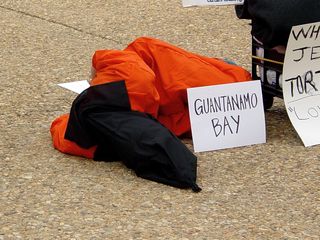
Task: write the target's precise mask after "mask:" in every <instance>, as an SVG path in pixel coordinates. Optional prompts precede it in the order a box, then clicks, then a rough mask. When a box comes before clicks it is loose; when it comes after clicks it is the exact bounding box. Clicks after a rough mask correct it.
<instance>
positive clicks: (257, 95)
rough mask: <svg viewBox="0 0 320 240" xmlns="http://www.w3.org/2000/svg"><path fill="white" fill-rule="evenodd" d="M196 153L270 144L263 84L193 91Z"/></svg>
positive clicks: (191, 108) (191, 110)
mask: <svg viewBox="0 0 320 240" xmlns="http://www.w3.org/2000/svg"><path fill="white" fill-rule="evenodd" d="M187 92H188V106H189V114H190V121H191V131H192V140H193V146H194V151H195V152H203V151H211V150H217V149H224V148H232V147H239V146H245V145H252V144H260V143H265V142H266V127H265V116H264V108H263V100H262V92H261V82H260V81H248V82H239V83H230V84H222V85H214V86H207V87H197V88H189V89H188V90H187Z"/></svg>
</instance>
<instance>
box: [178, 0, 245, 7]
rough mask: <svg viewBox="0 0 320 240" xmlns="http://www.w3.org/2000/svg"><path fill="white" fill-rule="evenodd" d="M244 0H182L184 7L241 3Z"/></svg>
mask: <svg viewBox="0 0 320 240" xmlns="http://www.w3.org/2000/svg"><path fill="white" fill-rule="evenodd" d="M243 3H244V0H182V6H183V7H191V6H206V5H232V4H233V5H240V4H243Z"/></svg>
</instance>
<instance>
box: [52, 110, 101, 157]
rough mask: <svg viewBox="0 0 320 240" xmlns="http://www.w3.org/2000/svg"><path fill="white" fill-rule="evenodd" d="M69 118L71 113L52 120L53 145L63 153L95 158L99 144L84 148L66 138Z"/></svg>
mask: <svg viewBox="0 0 320 240" xmlns="http://www.w3.org/2000/svg"><path fill="white" fill-rule="evenodd" d="M68 119H69V114H64V115H62V116H60V117H58V118H56V119H55V120H54V121H53V122H52V124H51V128H50V132H51V136H52V140H53V146H54V147H55V148H56V149H58V150H59V151H60V152H63V153H67V154H71V155H76V156H81V157H85V158H91V159H93V157H94V152H95V150H96V148H97V146H93V147H91V148H88V149H84V148H81V147H79V146H78V145H77V144H76V143H75V142H72V141H69V140H67V139H65V138H64V134H65V132H66V129H67V124H68Z"/></svg>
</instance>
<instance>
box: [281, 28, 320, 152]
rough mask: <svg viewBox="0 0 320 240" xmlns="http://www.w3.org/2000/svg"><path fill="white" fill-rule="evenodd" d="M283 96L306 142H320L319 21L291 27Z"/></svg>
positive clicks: (293, 123)
mask: <svg viewBox="0 0 320 240" xmlns="http://www.w3.org/2000/svg"><path fill="white" fill-rule="evenodd" d="M283 98H284V102H285V105H286V109H287V113H288V115H289V118H290V120H291V123H292V125H293V126H294V128H295V129H296V131H297V133H298V134H299V136H300V138H301V139H302V141H303V144H304V145H305V146H306V147H307V146H312V145H316V144H319V143H320V22H318V23H311V24H304V25H300V26H294V27H293V28H292V29H291V34H290V37H289V41H288V45H287V50H286V54H285V60H284V67H283Z"/></svg>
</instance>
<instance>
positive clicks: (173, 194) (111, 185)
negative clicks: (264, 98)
mask: <svg viewBox="0 0 320 240" xmlns="http://www.w3.org/2000/svg"><path fill="white" fill-rule="evenodd" d="M0 29H1V34H0V49H1V58H0V63H1V64H0V73H1V75H0V107H1V108H0V109H1V111H0V127H1V138H0V160H1V161H0V174H1V178H0V240H3V239H5V240H6V239H179V240H180V239H208V240H209V239H210V240H211V239H268V240H269V239H283V240H284V239H288V240H289V239H290V240H291V239H312V240H315V239H320V237H319V236H320V227H319V226H320V214H319V213H320V190H319V186H320V157H319V153H320V147H319V146H315V147H312V148H305V147H304V146H303V145H302V142H301V140H300V139H299V137H298V136H297V134H296V132H295V131H294V129H293V127H292V126H291V124H290V122H289V120H288V117H287V114H286V111H285V108H284V105H283V101H282V100H281V99H277V100H276V102H275V104H274V106H273V107H272V109H271V110H270V111H268V112H267V113H266V121H267V143H266V144H263V145H255V146H248V147H242V148H235V149H227V150H220V151H214V152H207V153H200V154H197V156H198V183H199V185H200V186H201V187H202V188H203V191H202V192H201V193H198V194H194V193H192V192H191V191H185V190H179V189H176V188H172V187H169V186H165V185H162V184H157V183H154V182H151V181H147V180H144V179H141V178H138V177H136V176H135V174H134V173H133V172H131V171H130V170H128V169H127V168H125V167H124V166H123V165H122V164H121V163H103V162H94V161H91V160H87V159H83V158H78V157H74V156H68V155H64V154H61V153H60V152H58V151H56V150H55V149H53V147H52V143H51V138H50V134H49V128H50V124H51V122H52V120H53V119H54V118H55V117H57V116H59V115H61V114H64V113H67V112H68V111H69V109H70V105H71V103H72V101H73V99H74V97H75V94H73V93H71V92H69V91H67V90H64V89H61V88H59V87H57V85H56V84H57V83H61V82H67V81H73V80H80V79H87V78H88V74H89V70H90V62H91V56H92V54H93V52H94V51H95V50H97V49H104V48H109V49H122V48H123V47H125V46H126V45H127V44H128V43H130V42H131V41H133V40H134V39H135V38H137V37H140V36H152V37H156V38H159V39H162V40H165V41H168V42H170V43H172V44H175V45H177V46H180V47H182V48H185V49H186V50H189V51H193V52H196V53H199V54H202V55H206V56H212V57H219V58H229V59H232V60H234V61H235V62H237V63H238V64H240V65H241V66H243V67H245V68H247V69H250V53H251V52H250V46H251V45H250V26H249V25H248V22H246V21H243V20H238V19H237V18H236V16H235V14H234V10H233V7H202V8H182V6H181V1H178V0H171V1H169V0H162V1H153V0H151V1H146V0H135V1H133V0H128V1H120V0H109V1H86V0H78V1H71V0H70V1H69V0H68V1H61V0H56V1H52V0H48V1H41V2H40V1H35V0H29V1H26V0H21V1H12V0H10V1H9V0H3V1H1V3H0ZM184 142H185V143H186V144H187V145H188V146H189V147H190V148H192V145H191V144H192V142H191V141H190V140H185V141H184Z"/></svg>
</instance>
